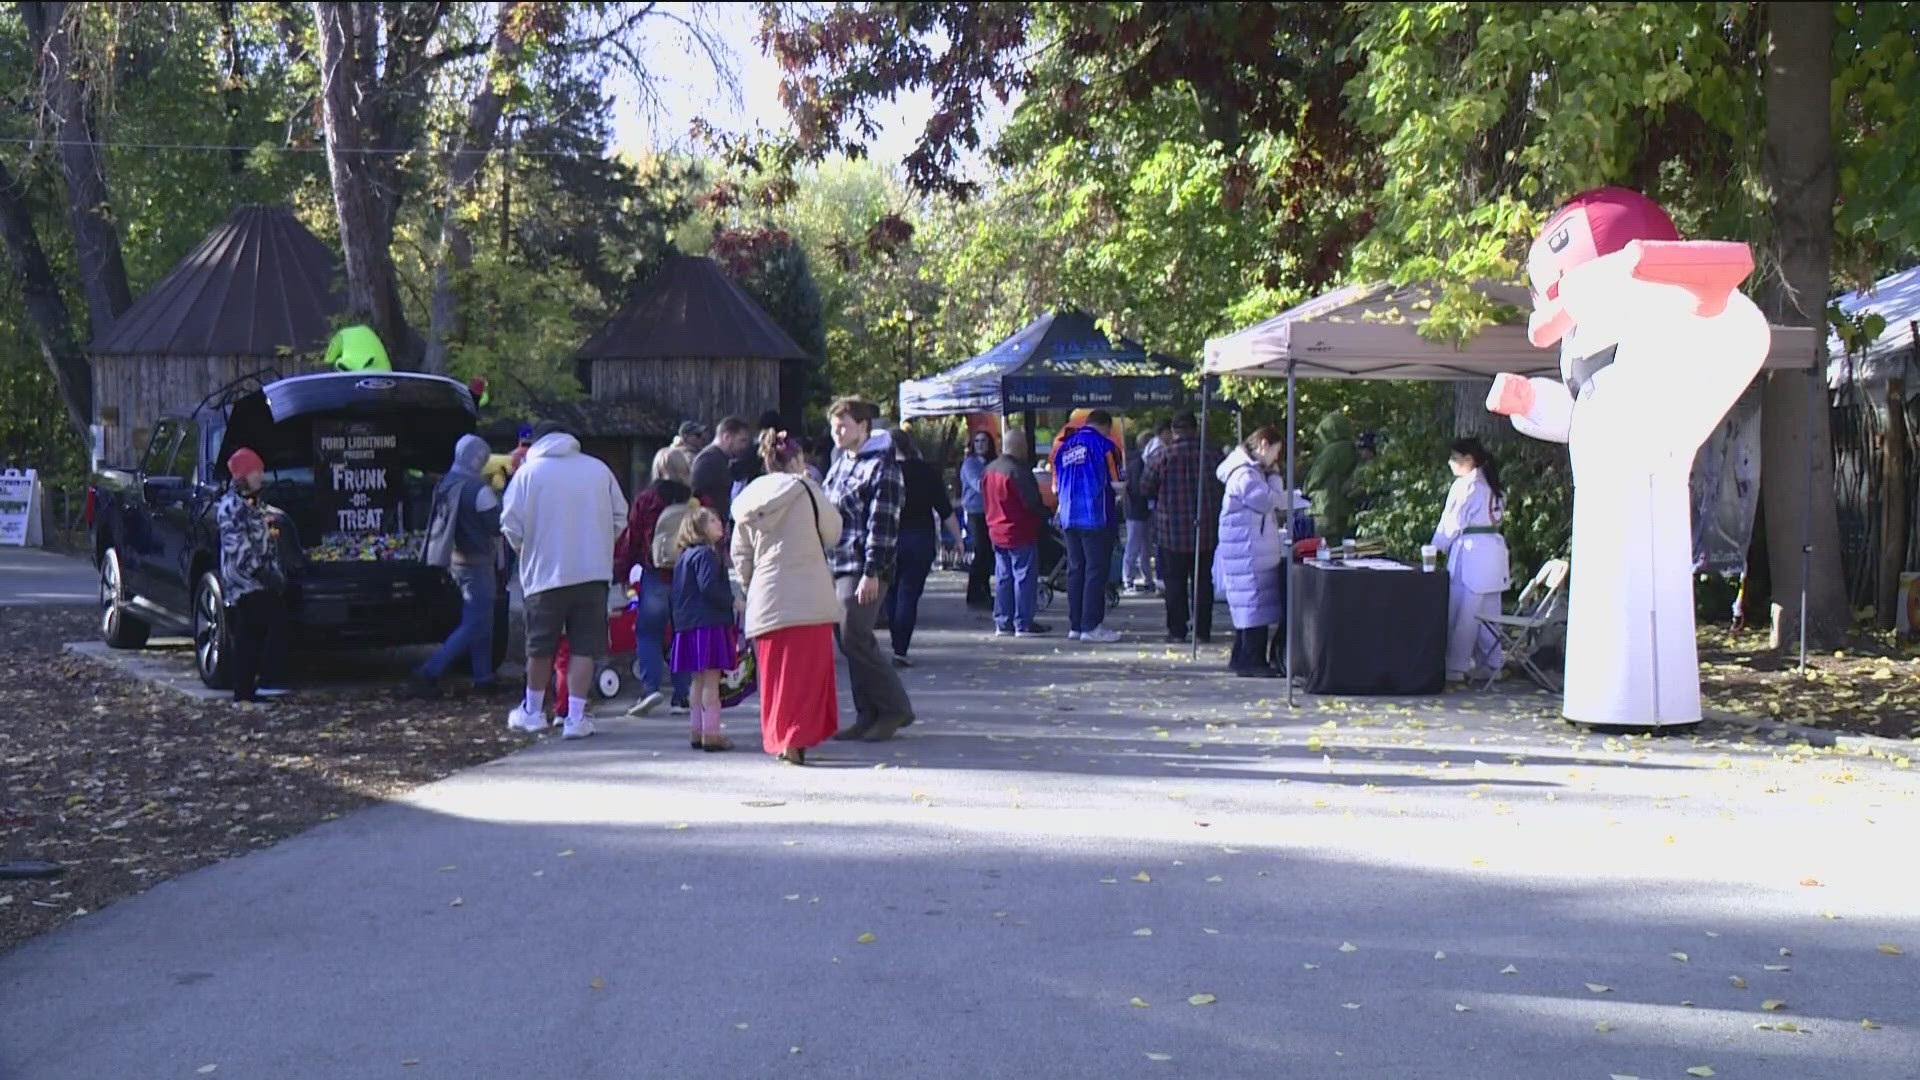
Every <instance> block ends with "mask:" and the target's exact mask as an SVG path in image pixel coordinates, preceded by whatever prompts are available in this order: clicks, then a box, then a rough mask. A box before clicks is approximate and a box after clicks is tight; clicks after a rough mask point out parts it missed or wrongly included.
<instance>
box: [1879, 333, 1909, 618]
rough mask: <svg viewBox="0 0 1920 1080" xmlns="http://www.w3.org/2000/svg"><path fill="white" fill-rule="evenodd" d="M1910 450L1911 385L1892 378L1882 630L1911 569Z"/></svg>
mask: <svg viewBox="0 0 1920 1080" xmlns="http://www.w3.org/2000/svg"><path fill="white" fill-rule="evenodd" d="M1915 336H1916V337H1920V333H1916V334H1915ZM1907 446H1908V443H1907V383H1906V380H1904V379H1901V378H1898V377H1894V378H1889V379H1888V380H1887V429H1886V433H1885V434H1884V435H1882V436H1881V445H1880V463H1881V464H1880V580H1879V582H1878V584H1879V586H1880V587H1879V590H1878V591H1877V592H1876V593H1875V594H1874V605H1873V606H1874V614H1875V615H1876V616H1878V618H1879V624H1880V629H1882V630H1891V629H1893V628H1894V616H1895V615H1897V614H1898V610H1899V604H1900V572H1901V571H1902V570H1905V569H1906V568H1907Z"/></svg>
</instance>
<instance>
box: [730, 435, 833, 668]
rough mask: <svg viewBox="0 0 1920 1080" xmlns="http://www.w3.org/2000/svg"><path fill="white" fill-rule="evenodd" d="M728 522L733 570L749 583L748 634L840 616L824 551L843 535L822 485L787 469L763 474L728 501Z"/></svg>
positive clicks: (825, 621)
mask: <svg viewBox="0 0 1920 1080" xmlns="http://www.w3.org/2000/svg"><path fill="white" fill-rule="evenodd" d="M809 495H811V496H812V498H808V496H809ZM733 526H734V528H733V571H734V573H735V575H737V576H738V577H739V580H740V583H741V584H742V585H743V586H745V587H746V590H747V617H746V634H747V636H748V637H750V638H757V637H761V636H763V635H766V634H770V633H772V632H774V631H775V630H783V629H785V628H787V627H789V626H819V625H822V624H825V625H837V624H838V623H839V622H840V616H841V613H842V611H843V610H844V609H843V608H842V607H841V606H840V597H839V595H838V594H836V593H835V592H834V590H833V574H832V573H830V572H829V571H828V569H827V554H826V552H827V548H828V547H829V546H831V545H832V544H834V543H836V542H837V541H839V539H840V511H838V510H836V509H834V506H833V502H832V501H831V500H830V499H828V498H827V494H826V492H825V491H823V490H821V488H820V485H819V484H817V483H815V482H814V481H813V480H812V479H811V478H809V477H805V476H795V475H794V474H792V473H769V474H768V475H766V476H762V477H760V478H758V479H756V480H754V481H753V482H752V483H750V484H748V485H747V486H746V487H745V488H743V489H741V491H740V496H739V497H738V498H736V499H734V500H733Z"/></svg>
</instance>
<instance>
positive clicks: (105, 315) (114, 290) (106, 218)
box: [20, 3, 133, 408]
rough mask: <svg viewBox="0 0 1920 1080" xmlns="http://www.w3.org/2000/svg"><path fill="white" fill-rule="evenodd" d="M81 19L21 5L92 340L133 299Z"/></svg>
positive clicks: (71, 11)
mask: <svg viewBox="0 0 1920 1080" xmlns="http://www.w3.org/2000/svg"><path fill="white" fill-rule="evenodd" d="M80 14H81V11H80V8H79V6H78V5H74V4H66V3H23V4H21V5H20V16H21V18H22V19H23V20H24V21H25V23H26V26H27V34H28V37H29V40H31V41H32V42H33V44H34V48H35V51H36V53H37V54H38V55H37V57H36V71H37V73H38V76H39V85H40V101H41V103H42V107H43V109H44V110H45V113H46V123H47V127H48V129H49V131H50V132H51V134H52V135H53V136H54V138H55V139H56V140H57V141H58V143H59V147H60V155H59V156H60V171H61V174H62V175H63V176H64V178H65V179H66V186H67V214H68V218H69V220H70V221H71V223H72V226H73V244H74V251H75V254H76V255H77V256H78V261H79V264H80V289H81V293H82V295H84V296H85V297H86V301H87V321H88V323H89V325H90V326H91V327H92V329H93V332H94V334H96V335H98V334H101V333H104V332H105V331H106V329H107V327H109V326H111V325H113V320H115V319H117V318H119V317H120V313H121V312H123V311H125V310H127V308H128V307H130V306H132V304H133V294H132V292H131V291H130V290H129V289H128V287H127V267H126V263H125V261H124V260H123V259H122V258H121V255H120V233H119V230H118V229H117V228H115V226H114V218H113V201H112V200H111V199H110V198H108V196H107V173H106V168H105V166H104V165H103V164H102V162H101V154H100V147H99V138H98V125H97V123H96V121H95V111H94V100H93V92H92V87H91V85H90V83H91V73H90V72H88V71H87V70H86V69H85V68H84V67H83V65H82V54H83V50H82V49H81V47H80V44H79V42H77V41H76V40H75V39H76V36H77V34H78V30H79V23H80ZM89 408H90V406H89Z"/></svg>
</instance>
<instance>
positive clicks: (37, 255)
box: [0, 162, 93, 442]
mask: <svg viewBox="0 0 1920 1080" xmlns="http://www.w3.org/2000/svg"><path fill="white" fill-rule="evenodd" d="M0 239H4V241H5V243H6V248H7V261H8V263H9V264H10V265H11V266H12V269H13V276H14V280H16V281H17V282H19V284H20V296H21V299H22V300H23V301H24V303H25V306H26V309H27V321H28V322H29V323H30V324H31V325H32V327H33V336H34V337H35V338H36V339H38V340H39V342H40V355H41V357H42V359H44V360H45V361H46V364H47V370H48V371H49V372H51V373H52V374H53V382H54V385H55V386H56V387H57V388H58V389H59V391H60V400H61V401H62V402H64V403H65V404H66V407H67V422H68V423H69V424H72V425H73V429H74V430H75V431H77V432H78V433H79V434H80V439H81V441H82V442H88V441H89V438H88V428H89V427H90V426H91V425H92V423H93V369H92V368H91V367H89V366H88V364H87V357H86V354H85V353H83V352H81V351H80V346H79V344H78V343H77V342H75V341H74V339H73V319H72V318H71V316H69V315H68V313H67V301H66V298H65V297H63V296H61V295H60V283H59V282H58V281H57V280H56V279H55V278H54V276H53V267H52V265H51V264H49V263H48V262H47V252H46V249H45V248H42V247H41V246H40V236H39V234H38V233H37V232H36V231H35V230H34V227H33V215H32V213H31V212H30V211H29V210H28V208H27V200H26V185H25V184H24V183H23V182H22V181H21V179H20V178H18V177H16V176H14V175H13V174H12V173H10V172H8V171H7V166H6V163H5V162H0Z"/></svg>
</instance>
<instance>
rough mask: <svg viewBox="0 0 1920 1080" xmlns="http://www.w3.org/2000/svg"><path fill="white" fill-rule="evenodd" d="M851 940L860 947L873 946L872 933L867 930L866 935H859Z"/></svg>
mask: <svg viewBox="0 0 1920 1080" xmlns="http://www.w3.org/2000/svg"><path fill="white" fill-rule="evenodd" d="M853 940H855V941H857V942H859V943H860V944H862V945H871V944H873V931H871V930H869V931H867V932H866V933H864V934H861V935H860V936H859V937H857V938H854V939H853Z"/></svg>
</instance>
